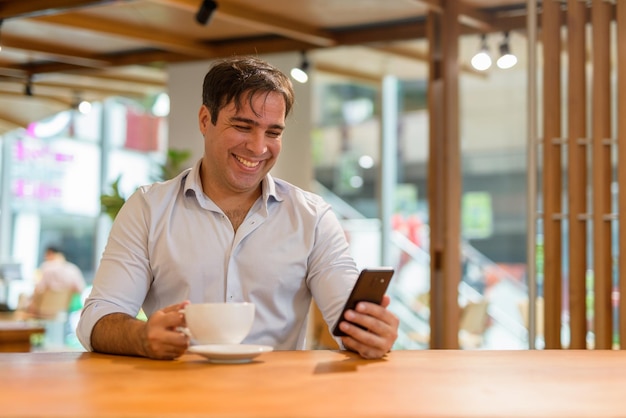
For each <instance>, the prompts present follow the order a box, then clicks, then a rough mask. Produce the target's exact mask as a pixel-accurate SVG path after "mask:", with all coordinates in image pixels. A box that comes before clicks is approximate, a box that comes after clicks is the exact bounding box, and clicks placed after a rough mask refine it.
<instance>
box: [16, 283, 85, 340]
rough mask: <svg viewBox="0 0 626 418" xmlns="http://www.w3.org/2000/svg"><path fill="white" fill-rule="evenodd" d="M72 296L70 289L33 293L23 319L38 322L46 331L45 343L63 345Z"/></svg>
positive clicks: (72, 292)
mask: <svg viewBox="0 0 626 418" xmlns="http://www.w3.org/2000/svg"><path fill="white" fill-rule="evenodd" d="M73 296H74V291H72V290H52V289H46V290H45V291H43V292H42V293H38V294H35V295H33V300H32V303H31V305H30V307H29V310H28V312H27V313H25V316H24V317H23V318H24V319H31V320H35V321H37V322H40V323H41V324H42V325H43V326H44V328H45V330H46V332H45V334H44V336H45V345H46V346H47V347H48V348H50V347H63V346H64V344H65V336H66V334H67V332H68V327H69V322H68V318H69V309H70V304H71V302H72V298H73Z"/></svg>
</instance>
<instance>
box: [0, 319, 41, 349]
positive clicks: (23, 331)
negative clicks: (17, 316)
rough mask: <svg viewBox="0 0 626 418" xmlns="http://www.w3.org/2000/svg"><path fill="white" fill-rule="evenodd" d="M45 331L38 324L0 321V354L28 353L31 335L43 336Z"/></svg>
mask: <svg viewBox="0 0 626 418" xmlns="http://www.w3.org/2000/svg"><path fill="white" fill-rule="evenodd" d="M45 331H46V330H45V328H44V327H43V326H42V325H40V324H34V323H30V322H23V321H3V320H0V352H4V353H6V352H17V353H21V352H28V351H30V348H31V344H30V337H31V335H33V334H43V333H44V332H45Z"/></svg>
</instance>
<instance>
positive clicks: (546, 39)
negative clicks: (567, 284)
mask: <svg viewBox="0 0 626 418" xmlns="http://www.w3.org/2000/svg"><path fill="white" fill-rule="evenodd" d="M560 9H561V6H560V3H559V2H557V1H544V2H543V14H542V21H541V28H542V29H541V32H542V36H541V38H542V41H543V63H544V64H543V184H542V192H543V194H542V195H543V239H544V257H545V258H544V272H543V277H544V285H543V294H544V306H545V308H544V309H545V348H547V349H551V348H561V307H562V293H561V292H562V291H561V289H562V286H561V280H562V278H561V277H562V267H561V264H562V256H561V252H562V248H561V241H562V240H561V217H562V213H561V206H562V204H561V193H562V179H561V141H560V138H561V25H562V19H561V12H560Z"/></svg>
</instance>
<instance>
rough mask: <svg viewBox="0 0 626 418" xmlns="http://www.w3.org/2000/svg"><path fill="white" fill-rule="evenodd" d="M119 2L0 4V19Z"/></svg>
mask: <svg viewBox="0 0 626 418" xmlns="http://www.w3.org/2000/svg"><path fill="white" fill-rule="evenodd" d="M115 2H119V0H21V1H5V2H0V19H12V18H18V17H19V18H25V17H34V16H44V15H48V14H56V13H61V12H63V11H67V10H71V9H78V8H83V7H91V6H100V5H103V4H107V3H115Z"/></svg>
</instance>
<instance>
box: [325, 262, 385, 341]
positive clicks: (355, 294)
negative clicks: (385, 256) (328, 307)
mask: <svg viewBox="0 0 626 418" xmlns="http://www.w3.org/2000/svg"><path fill="white" fill-rule="evenodd" d="M393 273H394V270H393V268H391V267H378V268H371V269H363V270H362V271H361V274H359V278H358V279H357V281H356V283H355V284H354V287H353V288H352V292H350V296H349V297H348V300H347V301H346V304H345V306H344V307H343V309H342V311H341V315H339V319H338V320H337V322H336V323H335V326H334V327H333V335H335V336H338V337H339V336H343V335H346V334H344V332H343V331H341V330H340V329H339V324H340V323H341V321H345V320H346V319H345V318H344V313H345V312H346V311H347V310H348V309H353V310H354V308H355V307H356V305H357V303H359V302H361V301H366V302H372V303H377V304H380V303H381V302H382V300H383V296H384V295H385V292H386V291H387V287H388V286H389V282H390V281H391V277H392V276H393ZM355 325H357V324H355ZM357 326H360V325H357Z"/></svg>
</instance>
